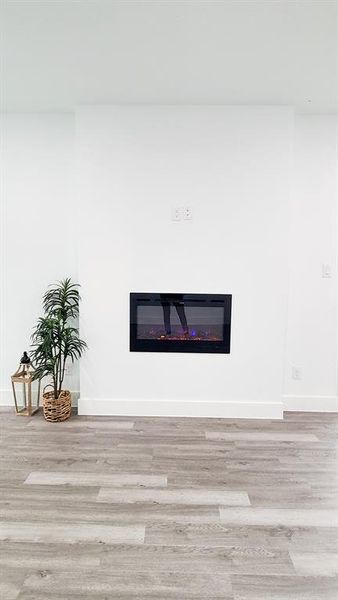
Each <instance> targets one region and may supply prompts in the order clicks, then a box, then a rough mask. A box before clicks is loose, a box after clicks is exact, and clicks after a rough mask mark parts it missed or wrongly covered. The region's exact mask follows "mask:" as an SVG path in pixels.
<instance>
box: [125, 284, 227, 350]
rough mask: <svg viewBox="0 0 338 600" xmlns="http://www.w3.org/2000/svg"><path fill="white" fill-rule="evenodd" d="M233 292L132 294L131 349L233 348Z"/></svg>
mask: <svg viewBox="0 0 338 600" xmlns="http://www.w3.org/2000/svg"><path fill="white" fill-rule="evenodd" d="M231 299H232V297H231V295H230V294H173V293H162V294H155V293H154V294H144V293H132V294H130V350H131V352H209V353H213V352H216V353H224V354H229V352H230V329H231Z"/></svg>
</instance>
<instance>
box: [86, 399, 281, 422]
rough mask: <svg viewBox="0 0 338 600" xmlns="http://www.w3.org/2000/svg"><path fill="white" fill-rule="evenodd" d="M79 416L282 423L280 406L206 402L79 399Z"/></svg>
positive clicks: (253, 403) (264, 403) (258, 403)
mask: <svg viewBox="0 0 338 600" xmlns="http://www.w3.org/2000/svg"><path fill="white" fill-rule="evenodd" d="M78 412H79V415H96V416H129V417H131V416H132V417H135V416H138V417H205V418H208V417H211V418H224V419H282V418H283V403H282V402H215V401H211V402H206V401H189V400H183V401H178V400H146V399H144V400H143V399H133V400H123V399H122V400H121V399H120V400H118V399H117V400H113V399H102V398H84V397H80V398H79V401H78Z"/></svg>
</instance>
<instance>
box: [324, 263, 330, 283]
mask: <svg viewBox="0 0 338 600" xmlns="http://www.w3.org/2000/svg"><path fill="white" fill-rule="evenodd" d="M331 277H332V268H331V265H329V264H326V263H323V264H322V278H323V279H330V278H331Z"/></svg>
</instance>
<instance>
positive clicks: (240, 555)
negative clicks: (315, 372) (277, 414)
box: [0, 410, 338, 600]
mask: <svg viewBox="0 0 338 600" xmlns="http://www.w3.org/2000/svg"><path fill="white" fill-rule="evenodd" d="M0 418H1V472H0V485H1V498H0V508H1V517H0V519H1V522H0V540H1V542H0V543H1V555H0V565H1V566H0V571H1V573H0V598H1V600H14V599H18V600H78V599H80V598H83V599H84V600H89V599H90V600H117V599H121V600H136V599H137V600H202V599H203V600H337V598H338V512H337V424H338V421H337V419H338V417H337V415H333V414H315V413H313V414H310V413H308V414H304V413H286V414H285V419H284V421H257V420H226V419H183V418H182V419H179V418H150V417H149V418H131V417H130V418H127V417H124V418H122V417H100V418H98V417H78V416H75V415H74V416H73V417H72V418H71V419H70V420H69V421H67V422H65V423H58V424H50V423H47V422H46V421H44V419H43V417H42V415H36V416H34V417H32V418H31V419H27V418H23V417H17V416H16V415H15V414H14V413H13V412H9V411H8V410H7V411H2V412H1V414H0Z"/></svg>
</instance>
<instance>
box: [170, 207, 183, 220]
mask: <svg viewBox="0 0 338 600" xmlns="http://www.w3.org/2000/svg"><path fill="white" fill-rule="evenodd" d="M182 213H183V208H182V207H181V206H175V208H173V209H172V211H171V220H172V221H181V220H182Z"/></svg>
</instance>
